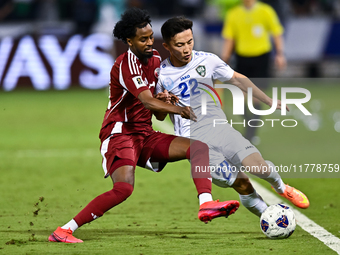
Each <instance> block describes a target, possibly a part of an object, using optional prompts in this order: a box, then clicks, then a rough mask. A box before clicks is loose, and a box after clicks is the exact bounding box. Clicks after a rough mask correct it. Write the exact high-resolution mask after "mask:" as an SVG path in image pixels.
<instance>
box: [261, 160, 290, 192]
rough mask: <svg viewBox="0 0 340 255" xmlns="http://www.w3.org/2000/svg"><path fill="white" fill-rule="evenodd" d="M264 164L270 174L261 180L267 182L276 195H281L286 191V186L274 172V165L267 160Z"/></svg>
mask: <svg viewBox="0 0 340 255" xmlns="http://www.w3.org/2000/svg"><path fill="white" fill-rule="evenodd" d="M266 163H267V164H268V166H269V169H270V171H271V172H270V174H269V176H268V177H266V178H263V179H264V180H266V181H267V182H269V183H270V184H271V185H272V186H273V188H274V189H275V191H276V192H277V193H283V192H284V191H285V189H286V186H285V184H284V182H283V181H282V179H281V176H280V175H279V174H278V173H277V172H276V171H275V165H274V164H273V162H271V161H269V160H266Z"/></svg>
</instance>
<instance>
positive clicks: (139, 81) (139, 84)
mask: <svg viewBox="0 0 340 255" xmlns="http://www.w3.org/2000/svg"><path fill="white" fill-rule="evenodd" d="M132 80H133V82H134V83H135V86H136V88H137V89H139V88H141V87H144V86H146V85H145V83H144V82H143V79H142V77H141V76H136V77H133V78H132Z"/></svg>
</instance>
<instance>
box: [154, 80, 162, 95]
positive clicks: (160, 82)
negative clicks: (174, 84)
mask: <svg viewBox="0 0 340 255" xmlns="http://www.w3.org/2000/svg"><path fill="white" fill-rule="evenodd" d="M163 91H164V87H163V84H162V78H161V77H159V79H158V82H157V85H156V88H155V92H154V94H155V95H157V94H158V93H160V92H163Z"/></svg>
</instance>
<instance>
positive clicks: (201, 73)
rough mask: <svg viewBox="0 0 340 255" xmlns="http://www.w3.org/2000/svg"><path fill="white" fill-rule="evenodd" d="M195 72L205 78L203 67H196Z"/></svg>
mask: <svg viewBox="0 0 340 255" xmlns="http://www.w3.org/2000/svg"><path fill="white" fill-rule="evenodd" d="M196 72H197V73H198V74H199V75H201V76H202V77H204V76H205V74H206V69H205V66H198V67H196Z"/></svg>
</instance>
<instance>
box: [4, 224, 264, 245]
mask: <svg viewBox="0 0 340 255" xmlns="http://www.w3.org/2000/svg"><path fill="white" fill-rule="evenodd" d="M52 232H53V230H51V231H49V230H34V231H33V230H32V231H27V230H0V233H5V234H8V235H10V233H16V234H22V235H26V236H27V238H26V239H25V240H23V239H22V238H21V239H10V236H9V240H7V241H6V242H8V244H17V245H25V244H30V243H32V242H38V243H39V242H48V237H49V235H50V234H51V233H52ZM256 234H258V233H257V232H245V231H240V232H227V231H203V230H202V231H183V230H180V229H178V230H176V229H174V230H147V229H140V227H134V228H132V227H126V228H116V229H79V230H77V231H76V232H75V236H76V237H77V238H80V239H82V240H84V241H90V240H96V241H98V240H100V239H105V238H108V237H112V238H113V239H115V237H120V238H122V237H124V236H126V237H127V238H130V237H131V236H134V237H138V236H139V237H140V238H145V237H153V238H159V239H185V238H193V239H207V238H213V237H214V236H216V235H217V236H222V235H228V236H232V235H251V236H256ZM44 236H45V237H46V238H43V237H44ZM101 237H102V238H101ZM254 239H256V238H254ZM257 239H258V238H257ZM6 244H7V243H6Z"/></svg>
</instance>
